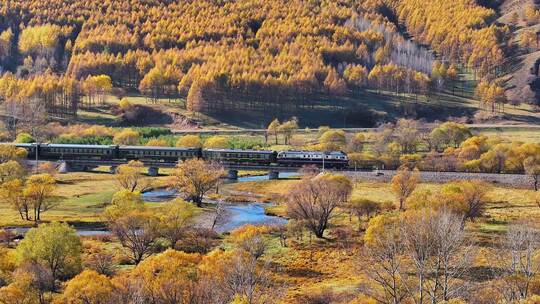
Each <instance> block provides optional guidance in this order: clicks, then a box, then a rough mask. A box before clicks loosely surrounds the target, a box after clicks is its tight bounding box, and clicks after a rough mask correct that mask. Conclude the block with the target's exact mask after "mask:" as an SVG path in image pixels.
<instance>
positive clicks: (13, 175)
mask: <svg viewBox="0 0 540 304" xmlns="http://www.w3.org/2000/svg"><path fill="white" fill-rule="evenodd" d="M25 173H26V172H25V169H24V168H23V167H22V166H21V164H19V162H17V161H14V160H10V161H7V162H5V163H0V184H2V183H5V182H8V181H11V180H14V179H20V178H22V177H23V176H24V174H25Z"/></svg>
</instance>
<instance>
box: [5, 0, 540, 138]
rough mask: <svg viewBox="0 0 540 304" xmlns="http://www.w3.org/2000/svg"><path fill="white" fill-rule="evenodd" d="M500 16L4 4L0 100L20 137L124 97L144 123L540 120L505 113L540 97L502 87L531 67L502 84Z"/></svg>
mask: <svg viewBox="0 0 540 304" xmlns="http://www.w3.org/2000/svg"><path fill="white" fill-rule="evenodd" d="M514 6H515V5H514ZM517 6H518V7H519V5H517ZM506 7H512V4H507V3H503V5H502V6H500V7H499V8H503V9H505V8H506ZM499 12H502V10H499V11H497V7H494V8H490V7H484V6H482V5H479V4H477V3H475V2H474V1H470V0H459V1H452V2H448V1H442V0H437V1H429V2H427V3H423V2H422V1H412V0H403V1H398V0H384V1H383V0H374V1H372V0H369V1H368V0H366V1H352V0H342V1H301V0H295V1H292V2H291V1H284V0H279V1H263V2H261V1H255V0H243V1H225V0H224V1H180V2H178V1H165V0H145V1H143V0H130V1H97V0H84V1H67V0H52V1H46V2H44V1H27V0H14V1H7V2H2V3H1V4H0V67H1V68H2V70H3V71H4V73H5V74H4V76H3V77H2V78H0V88H1V89H0V99H2V100H4V101H5V102H4V103H3V107H4V111H3V113H4V115H5V116H6V117H16V122H19V121H20V122H21V127H23V129H25V128H26V129H27V128H28V126H25V125H29V124H34V125H35V124H36V122H37V121H39V122H42V121H43V120H45V119H48V117H49V118H58V117H60V118H62V119H68V120H73V119H75V117H76V115H77V114H79V115H81V114H82V117H83V121H85V118H84V117H85V115H86V114H90V117H96V118H97V121H100V119H101V118H100V116H103V115H104V116H106V117H109V118H110V117H113V118H114V117H116V116H117V114H118V113H120V112H122V111H123V110H122V109H119V108H118V105H117V103H115V102H114V101H116V100H120V99H122V98H123V97H128V99H130V100H132V102H133V100H135V99H140V97H143V100H145V102H146V103H147V108H148V107H149V108H153V109H154V111H143V113H147V115H146V117H143V116H140V115H136V116H137V117H139V118H141V119H139V120H138V121H141V123H140V124H142V125H149V124H150V125H163V124H162V121H163V119H162V118H161V116H163V115H168V114H167V113H168V112H170V111H172V112H175V113H179V115H184V116H189V117H198V116H199V115H200V114H203V115H206V116H208V117H210V118H211V119H214V120H217V121H220V122H223V123H226V124H231V125H236V126H240V127H261V126H262V125H266V124H267V123H268V122H269V121H271V119H273V117H281V118H283V119H285V118H289V117H292V116H298V117H300V118H301V119H300V121H302V122H303V123H304V124H305V125H306V126H318V125H321V124H327V125H332V126H339V127H342V126H349V127H371V126H375V125H377V124H379V123H381V122H385V121H393V120H395V119H396V118H398V117H411V118H418V119H420V118H423V119H426V120H428V121H435V120H440V121H444V120H449V119H450V120H455V119H459V120H461V121H469V122H473V121H475V122H476V121H483V120H486V119H488V120H490V119H492V118H493V117H495V118H497V119H498V120H499V121H502V122H504V123H525V124H527V123H536V122H538V121H539V119H540V118H539V117H538V115H537V113H535V112H534V111H531V109H530V107H529V106H527V105H525V106H520V107H519V108H516V107H514V108H511V109H510V108H508V107H506V108H505V107H504V106H503V105H504V104H505V103H508V102H509V101H512V102H513V103H521V101H527V102H530V103H535V102H536V99H535V98H534V97H533V98H528V99H526V98H522V97H521V95H520V96H519V97H518V98H517V99H516V98H514V97H512V98H508V97H509V96H510V95H511V94H510V95H509V94H505V92H504V89H505V88H520V87H523V82H524V80H523V79H525V78H527V77H526V76H524V72H523V71H524V69H525V68H523V69H522V70H520V71H521V72H518V73H516V77H511V79H510V82H508V83H504V82H503V81H501V80H497V77H499V76H500V74H501V70H502V69H504V67H506V66H507V62H508V60H511V59H512V57H513V55H511V54H512V41H513V40H512V39H514V38H515V37H513V34H514V33H511V32H510V30H509V28H508V27H505V26H504V24H501V23H500V20H498V19H497V18H498V17H499ZM502 15H503V16H502V17H501V19H502V18H504V17H505V16H504V14H502ZM527 60H528V59H526V60H525V61H527ZM527 64H529V63H528V62H527ZM479 81H482V86H480V87H481V88H482V90H476V85H477V84H478V83H479ZM514 82H517V83H514ZM512 90H513V91H510V93H512V92H514V91H516V90H517V89H512ZM110 101H113V102H112V103H111V102H110ZM154 104H160V106H158V107H154V106H153V105H154ZM163 107H165V108H166V109H165V113H163V112H162V110H163ZM36 109H38V111H36ZM479 110H480V113H479V114H476V113H478V111H479ZM156 111H158V112H162V113H161V114H160V113H157V117H156V118H154V117H153V116H152V117H149V116H151V115H153V114H152V113H155V112H156ZM30 113H32V115H30ZM475 114H476V117H475V116H474V115H475ZM175 115H176V114H175ZM124 116H125V115H124ZM107 119H108V118H107ZM173 119H174V118H173ZM90 120H91V119H90ZM165 120H170V119H165ZM143 121H144V123H143ZM111 123H112V122H111ZM126 123H127V124H129V123H130V122H124V123H123V124H124V125H125V124H126ZM131 123H133V122H131ZM7 127H8V128H11V129H13V128H15V127H16V126H12V125H11V123H10V122H8V126H7ZM30 128H31V127H30Z"/></svg>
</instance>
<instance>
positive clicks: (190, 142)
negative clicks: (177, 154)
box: [176, 135, 202, 148]
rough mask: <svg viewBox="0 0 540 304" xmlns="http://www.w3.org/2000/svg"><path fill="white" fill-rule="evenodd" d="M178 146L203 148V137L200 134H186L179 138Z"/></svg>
mask: <svg viewBox="0 0 540 304" xmlns="http://www.w3.org/2000/svg"><path fill="white" fill-rule="evenodd" d="M176 146H177V147H182V148H202V141H201V137H200V136H198V135H184V136H182V137H180V138H178V141H176Z"/></svg>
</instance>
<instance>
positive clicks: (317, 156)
mask: <svg viewBox="0 0 540 304" xmlns="http://www.w3.org/2000/svg"><path fill="white" fill-rule="evenodd" d="M15 146H16V147H18V148H24V149H26V150H27V151H28V158H29V159H34V158H36V157H37V158H40V159H54V160H83V159H84V160H97V161H99V160H101V161H107V160H126V161H129V160H140V161H143V162H144V161H152V162H163V163H170V162H177V161H184V160H186V159H192V158H201V159H204V160H207V161H216V162H219V163H222V164H225V165H231V164H235V165H263V166H288V167H302V166H306V165H315V166H319V167H323V166H324V167H326V168H336V169H343V168H346V167H347V166H348V164H349V159H348V157H347V154H346V153H344V152H337V151H334V152H320V151H271V150H236V149H201V148H175V147H147V146H119V145H71V144H16V145H15Z"/></svg>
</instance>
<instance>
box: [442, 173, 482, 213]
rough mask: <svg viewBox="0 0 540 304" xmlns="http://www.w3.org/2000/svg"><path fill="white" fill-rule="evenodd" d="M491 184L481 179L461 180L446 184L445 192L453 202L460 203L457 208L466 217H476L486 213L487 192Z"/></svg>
mask: <svg viewBox="0 0 540 304" xmlns="http://www.w3.org/2000/svg"><path fill="white" fill-rule="evenodd" d="M490 190H491V189H490V186H489V185H488V184H487V183H486V182H484V181H481V180H472V181H459V182H454V183H450V184H448V185H445V187H444V189H443V193H444V194H445V195H447V196H448V197H449V199H450V201H451V202H452V203H453V204H456V205H458V206H459V207H456V210H460V212H462V213H463V216H464V219H470V220H472V221H474V219H476V218H478V217H480V216H482V215H483V214H484V211H485V208H486V204H487V203H488V197H487V194H488V193H489V191H490Z"/></svg>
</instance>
